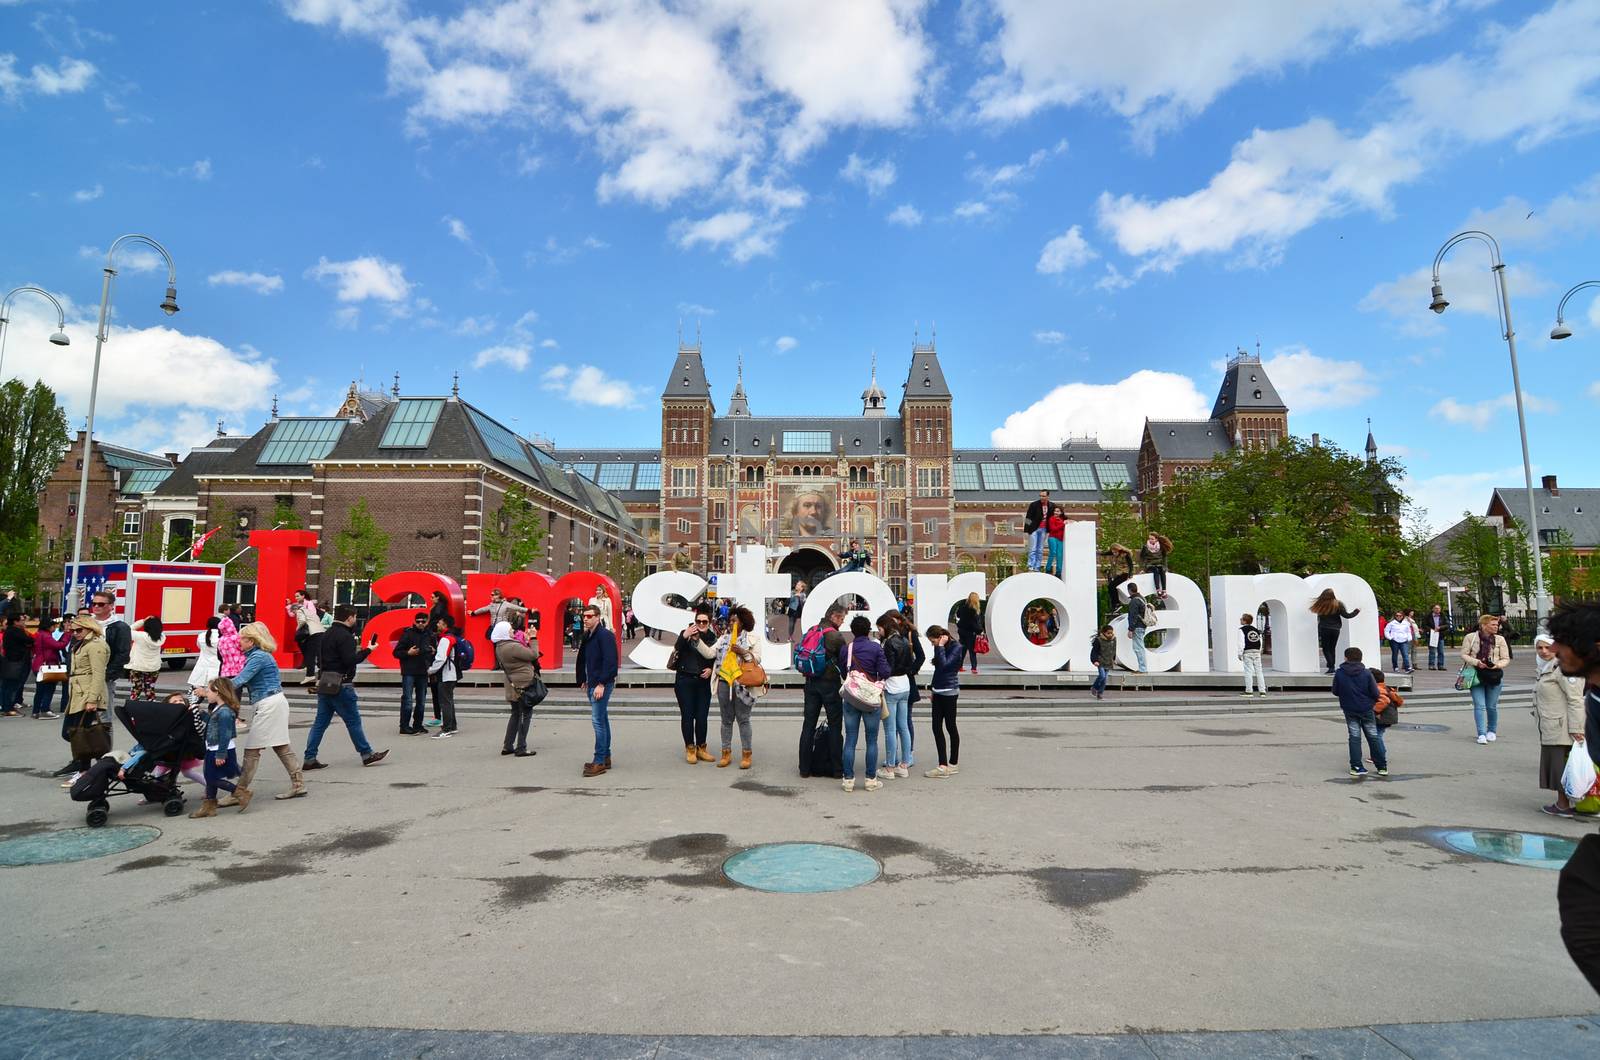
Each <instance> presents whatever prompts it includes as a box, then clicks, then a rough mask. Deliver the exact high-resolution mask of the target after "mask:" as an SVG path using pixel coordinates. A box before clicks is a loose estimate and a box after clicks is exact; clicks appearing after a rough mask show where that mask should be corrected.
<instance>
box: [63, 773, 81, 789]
mask: <svg viewBox="0 0 1600 1060" xmlns="http://www.w3.org/2000/svg"><path fill="white" fill-rule="evenodd" d="M81 776H83V774H82V773H74V774H72V776H70V777H68V778H67V779H66V780H64V781H63V782H62V784H61V786H62V787H63V788H70V787H72V785H73V784H74V783H75V782H76V781H77V779H78V778H79V777H81Z"/></svg>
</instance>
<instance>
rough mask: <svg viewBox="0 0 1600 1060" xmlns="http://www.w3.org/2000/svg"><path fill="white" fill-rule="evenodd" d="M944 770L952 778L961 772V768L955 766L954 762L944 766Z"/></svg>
mask: <svg viewBox="0 0 1600 1060" xmlns="http://www.w3.org/2000/svg"><path fill="white" fill-rule="evenodd" d="M945 768H946V769H948V770H949V771H950V775H951V776H952V777H953V776H955V775H956V774H957V773H959V772H961V767H960V766H958V765H956V764H955V763H954V762H951V763H950V764H949V765H947V766H945Z"/></svg>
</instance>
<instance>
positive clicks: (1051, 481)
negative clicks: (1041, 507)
mask: <svg viewBox="0 0 1600 1060" xmlns="http://www.w3.org/2000/svg"><path fill="white" fill-rule="evenodd" d="M1017 466H1018V467H1020V468H1022V488H1023V489H1027V490H1053V489H1055V488H1056V473H1055V472H1054V471H1053V470H1051V468H1050V465H1049V464H1019V465H1017Z"/></svg>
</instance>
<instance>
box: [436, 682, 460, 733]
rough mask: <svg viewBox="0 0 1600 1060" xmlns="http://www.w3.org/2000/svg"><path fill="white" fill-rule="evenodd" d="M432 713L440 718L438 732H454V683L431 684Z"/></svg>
mask: <svg viewBox="0 0 1600 1060" xmlns="http://www.w3.org/2000/svg"><path fill="white" fill-rule="evenodd" d="M433 712H434V714H435V715H436V716H438V717H439V718H440V722H439V731H440V732H455V731H456V683H455V682H454V681H435V682H433Z"/></svg>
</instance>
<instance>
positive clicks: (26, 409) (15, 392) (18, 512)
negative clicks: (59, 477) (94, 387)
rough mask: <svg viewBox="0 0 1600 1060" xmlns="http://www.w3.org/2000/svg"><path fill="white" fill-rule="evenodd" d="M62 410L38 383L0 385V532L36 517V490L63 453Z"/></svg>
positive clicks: (11, 531) (22, 527)
mask: <svg viewBox="0 0 1600 1060" xmlns="http://www.w3.org/2000/svg"><path fill="white" fill-rule="evenodd" d="M68 442H69V439H68V437H67V414H66V413H65V412H63V411H62V410H61V406H60V405H58V404H57V403H56V395H55V391H53V390H51V389H50V388H49V387H47V386H45V385H44V384H43V383H34V384H33V386H32V387H25V386H23V385H22V381H21V380H18V379H12V380H10V381H8V382H7V383H6V384H5V385H4V386H0V536H7V537H10V536H12V535H16V534H22V533H25V532H26V529H27V527H29V526H33V525H35V524H37V523H38V521H39V493H40V491H41V490H43V489H44V485H45V483H46V482H47V481H49V479H50V475H51V474H52V473H53V472H54V471H55V469H56V467H57V466H58V465H59V464H60V463H61V458H62V457H63V456H65V455H66V452H67V445H68Z"/></svg>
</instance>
